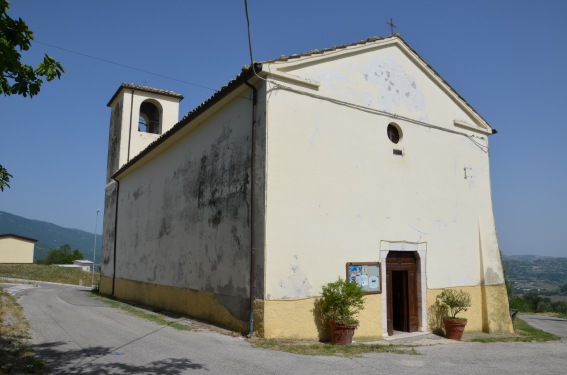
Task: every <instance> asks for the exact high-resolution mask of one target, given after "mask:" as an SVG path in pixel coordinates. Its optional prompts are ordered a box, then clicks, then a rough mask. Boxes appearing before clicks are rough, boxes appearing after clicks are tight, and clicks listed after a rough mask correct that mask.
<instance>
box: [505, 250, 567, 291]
mask: <svg viewBox="0 0 567 375" xmlns="http://www.w3.org/2000/svg"><path fill="white" fill-rule="evenodd" d="M503 261H504V265H505V267H506V268H507V271H506V278H507V279H508V280H509V281H510V282H511V283H512V287H513V288H514V292H515V293H518V294H522V293H525V292H529V291H534V292H537V293H539V294H543V295H554V294H556V293H558V289H559V287H560V286H562V285H564V284H565V283H567V258H552V257H544V256H535V255H513V256H504V257H503Z"/></svg>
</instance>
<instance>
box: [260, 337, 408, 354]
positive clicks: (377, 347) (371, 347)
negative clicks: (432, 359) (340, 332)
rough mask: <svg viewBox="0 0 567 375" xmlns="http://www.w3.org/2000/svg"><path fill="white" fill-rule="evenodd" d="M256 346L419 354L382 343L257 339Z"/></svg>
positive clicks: (302, 351)
mask: <svg viewBox="0 0 567 375" xmlns="http://www.w3.org/2000/svg"><path fill="white" fill-rule="evenodd" d="M253 345H254V347H256V348H262V349H271V350H279V351H282V352H287V353H294V354H301V355H327V356H331V355H332V356H343V357H360V356H362V354H364V353H394V354H412V355H416V354H418V353H417V351H416V350H415V348H413V347H410V346H402V345H382V344H351V345H331V344H311V343H309V344H308V343H297V342H292V341H284V340H274V339H265V340H264V339H257V340H255V341H253Z"/></svg>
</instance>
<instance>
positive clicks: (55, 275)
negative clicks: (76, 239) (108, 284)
mask: <svg viewBox="0 0 567 375" xmlns="http://www.w3.org/2000/svg"><path fill="white" fill-rule="evenodd" d="M2 278H15V279H25V280H35V281H48V282H52V283H61V284H70V285H79V280H82V281H83V285H85V286H90V285H91V280H92V273H91V272H87V271H83V270H80V269H74V268H65V267H57V266H54V265H44V264H0V279H2ZM98 279H99V275H98V273H96V272H95V285H96V284H98Z"/></svg>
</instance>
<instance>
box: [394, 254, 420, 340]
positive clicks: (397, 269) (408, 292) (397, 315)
mask: <svg viewBox="0 0 567 375" xmlns="http://www.w3.org/2000/svg"><path fill="white" fill-rule="evenodd" d="M386 283H387V285H388V287H387V290H386V293H387V296H386V301H387V303H388V306H387V329H388V335H392V334H393V333H394V328H395V329H396V330H400V331H405V332H415V331H417V329H418V326H419V319H418V312H417V259H416V257H415V253H413V252H404V251H391V252H390V253H389V254H388V258H386Z"/></svg>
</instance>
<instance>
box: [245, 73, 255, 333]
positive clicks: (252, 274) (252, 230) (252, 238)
mask: <svg viewBox="0 0 567 375" xmlns="http://www.w3.org/2000/svg"><path fill="white" fill-rule="evenodd" d="M252 69H254V66H252ZM244 84H245V85H246V86H248V87H250V88H251V89H252V129H251V133H252V134H251V152H250V153H251V156H250V159H251V160H250V181H251V182H250V323H249V332H248V335H246V336H247V337H248V338H251V337H252V335H253V333H254V294H255V293H256V240H255V238H256V231H255V226H256V220H255V215H254V198H255V190H256V189H255V186H256V173H255V172H254V167H255V164H256V108H257V102H258V90H257V89H256V87H255V86H254V85H251V84H250V83H248V81H244Z"/></svg>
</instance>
